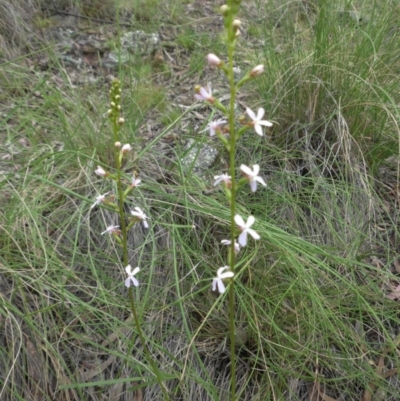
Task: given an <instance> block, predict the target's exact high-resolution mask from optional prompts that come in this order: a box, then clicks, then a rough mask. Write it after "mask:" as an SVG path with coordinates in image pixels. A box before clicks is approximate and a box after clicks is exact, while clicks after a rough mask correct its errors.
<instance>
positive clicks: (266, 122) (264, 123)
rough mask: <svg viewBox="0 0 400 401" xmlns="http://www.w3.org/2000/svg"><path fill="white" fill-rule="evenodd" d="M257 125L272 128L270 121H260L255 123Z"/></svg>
mask: <svg viewBox="0 0 400 401" xmlns="http://www.w3.org/2000/svg"><path fill="white" fill-rule="evenodd" d="M257 124H258V125H264V127H272V126H273V125H274V124H272V123H271V121H267V120H261V121H258V122H257Z"/></svg>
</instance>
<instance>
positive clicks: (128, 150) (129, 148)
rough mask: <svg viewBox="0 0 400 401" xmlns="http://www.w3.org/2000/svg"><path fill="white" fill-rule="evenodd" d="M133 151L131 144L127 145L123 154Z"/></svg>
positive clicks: (123, 147) (123, 149)
mask: <svg viewBox="0 0 400 401" xmlns="http://www.w3.org/2000/svg"><path fill="white" fill-rule="evenodd" d="M131 150H132V146H131V145H129V143H127V144H126V145H124V146H122V149H121V152H122V153H127V152H130V151H131Z"/></svg>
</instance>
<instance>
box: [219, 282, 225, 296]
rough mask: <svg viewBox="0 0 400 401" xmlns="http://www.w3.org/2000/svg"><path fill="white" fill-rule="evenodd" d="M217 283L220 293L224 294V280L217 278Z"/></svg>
mask: <svg viewBox="0 0 400 401" xmlns="http://www.w3.org/2000/svg"><path fill="white" fill-rule="evenodd" d="M217 285H218V291H219V293H220V294H223V293H224V292H225V285H224V282H223V281H222V280H217Z"/></svg>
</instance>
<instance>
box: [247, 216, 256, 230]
mask: <svg viewBox="0 0 400 401" xmlns="http://www.w3.org/2000/svg"><path fill="white" fill-rule="evenodd" d="M255 221H256V219H255V218H254V216H249V218H248V219H247V222H246V228H249V227H251V226H252V225H253V224H254V222H255Z"/></svg>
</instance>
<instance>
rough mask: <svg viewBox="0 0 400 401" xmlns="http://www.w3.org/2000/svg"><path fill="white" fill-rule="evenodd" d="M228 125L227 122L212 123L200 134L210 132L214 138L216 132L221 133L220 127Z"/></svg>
mask: <svg viewBox="0 0 400 401" xmlns="http://www.w3.org/2000/svg"><path fill="white" fill-rule="evenodd" d="M226 123H227V121H226V120H217V121H212V122H210V123H209V124H208V125H207V127H206V128H205V129H203V131H200V132H204V131H208V130H210V136H214V135H215V131H220V130H221V129H220V128H219V126H220V125H224V124H226Z"/></svg>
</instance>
